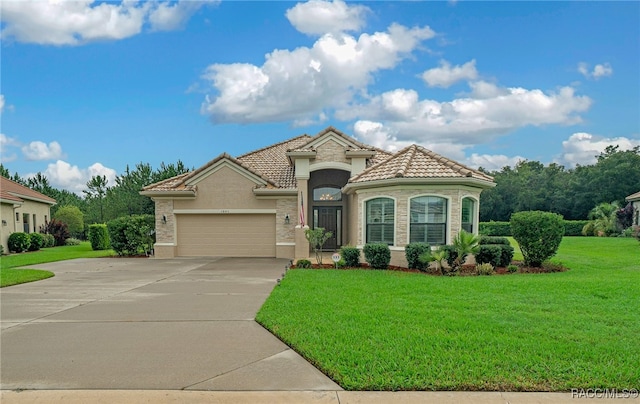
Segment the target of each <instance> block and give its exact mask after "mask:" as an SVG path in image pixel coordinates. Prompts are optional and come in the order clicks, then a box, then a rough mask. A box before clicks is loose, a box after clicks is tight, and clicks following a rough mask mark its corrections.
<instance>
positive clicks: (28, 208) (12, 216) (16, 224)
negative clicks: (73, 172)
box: [0, 200, 51, 252]
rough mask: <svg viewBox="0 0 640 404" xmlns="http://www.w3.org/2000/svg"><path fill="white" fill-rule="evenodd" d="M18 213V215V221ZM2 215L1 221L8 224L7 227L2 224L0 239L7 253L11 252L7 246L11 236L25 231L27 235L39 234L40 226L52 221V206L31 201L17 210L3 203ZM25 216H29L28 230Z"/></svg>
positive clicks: (0, 212)
mask: <svg viewBox="0 0 640 404" xmlns="http://www.w3.org/2000/svg"><path fill="white" fill-rule="evenodd" d="M16 213H17V214H18V220H16ZM0 214H1V219H2V220H4V221H5V222H6V225H5V224H4V223H2V224H0V238H1V239H2V246H3V247H4V249H5V252H9V249H8V246H7V240H8V239H9V235H11V234H12V233H15V232H25V230H26V232H27V233H37V232H39V231H40V226H42V225H44V224H45V222H48V221H49V220H51V215H50V205H48V204H46V203H40V202H34V201H30V200H25V201H24V202H23V203H22V205H20V206H18V207H16V208H14V207H13V204H5V203H3V204H2V210H1V211H0ZM25 214H26V215H27V216H28V218H27V225H28V228H27V229H25V221H24V215H25ZM34 215H35V218H34Z"/></svg>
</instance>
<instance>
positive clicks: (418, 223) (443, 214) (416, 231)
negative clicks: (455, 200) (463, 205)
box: [409, 196, 447, 245]
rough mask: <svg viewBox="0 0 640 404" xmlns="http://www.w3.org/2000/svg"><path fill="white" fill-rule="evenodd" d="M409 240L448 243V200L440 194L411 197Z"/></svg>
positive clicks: (433, 243) (413, 241)
mask: <svg viewBox="0 0 640 404" xmlns="http://www.w3.org/2000/svg"><path fill="white" fill-rule="evenodd" d="M410 211H411V214H410V230H409V242H411V243H428V244H429V245H445V244H447V200H446V199H445V198H441V197H439V196H419V197H416V198H412V199H411V206H410Z"/></svg>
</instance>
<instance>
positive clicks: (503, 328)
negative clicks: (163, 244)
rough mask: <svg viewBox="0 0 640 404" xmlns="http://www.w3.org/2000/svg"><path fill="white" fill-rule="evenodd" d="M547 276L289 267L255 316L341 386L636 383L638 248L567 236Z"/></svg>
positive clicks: (550, 387)
mask: <svg viewBox="0 0 640 404" xmlns="http://www.w3.org/2000/svg"><path fill="white" fill-rule="evenodd" d="M555 260H556V261H560V262H562V263H563V264H564V265H565V266H566V267H568V268H570V270H569V271H567V272H561V273H550V274H514V275H500V276H490V277H440V276H429V275H422V274H411V273H404V272H396V271H375V270H300V269H297V270H291V271H289V272H288V273H287V275H286V277H285V279H284V280H283V281H282V284H281V285H280V286H279V287H276V288H275V289H274V291H273V293H272V294H271V296H270V297H269V298H268V299H267V301H266V303H265V304H264V306H263V307H262V309H261V310H260V312H259V313H258V315H257V317H256V320H257V321H258V322H259V323H260V324H262V325H263V326H265V327H266V328H267V329H269V330H270V331H272V332H273V333H274V334H276V335H277V336H278V337H279V338H280V339H282V340H283V341H284V342H285V343H287V344H288V345H290V346H291V347H292V348H294V349H295V350H296V351H297V352H299V353H300V354H301V355H303V356H304V357H305V358H306V359H308V360H309V361H310V362H311V363H313V364H314V365H316V366H317V367H318V368H319V369H321V370H322V371H323V372H324V373H326V374H327V375H328V376H329V377H331V378H332V379H334V380H335V381H336V382H337V383H339V384H340V385H341V386H342V387H343V388H345V389H347V390H501V391H569V390H571V389H572V388H618V389H630V388H636V389H637V388H640V367H639V366H638V363H640V344H639V343H638V336H639V335H640V316H638V308H639V307H640V246H639V245H638V242H637V240H633V239H628V238H582V237H565V238H564V240H563V242H562V244H561V246H560V251H559V253H558V256H557V258H555Z"/></svg>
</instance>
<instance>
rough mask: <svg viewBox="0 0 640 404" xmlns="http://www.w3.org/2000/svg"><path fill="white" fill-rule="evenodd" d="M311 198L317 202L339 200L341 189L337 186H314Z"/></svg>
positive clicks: (340, 198)
mask: <svg viewBox="0 0 640 404" xmlns="http://www.w3.org/2000/svg"><path fill="white" fill-rule="evenodd" d="M313 200H314V201H317V202H329V201H341V200H342V191H341V190H340V188H338V187H318V188H314V190H313Z"/></svg>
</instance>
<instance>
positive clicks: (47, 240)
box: [42, 234, 56, 248]
mask: <svg viewBox="0 0 640 404" xmlns="http://www.w3.org/2000/svg"><path fill="white" fill-rule="evenodd" d="M43 236H44V244H43V246H42V248H51V247H53V246H55V245H56V238H55V237H53V234H43Z"/></svg>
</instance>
